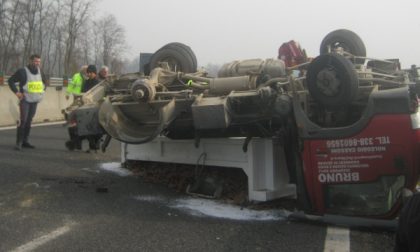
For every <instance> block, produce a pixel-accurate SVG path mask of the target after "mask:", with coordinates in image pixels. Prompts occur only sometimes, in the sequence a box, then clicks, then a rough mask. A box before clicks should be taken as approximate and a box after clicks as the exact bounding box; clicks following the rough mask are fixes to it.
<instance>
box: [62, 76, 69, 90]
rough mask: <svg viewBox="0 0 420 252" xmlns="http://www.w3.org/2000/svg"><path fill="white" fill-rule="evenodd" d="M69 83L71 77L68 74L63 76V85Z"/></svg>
mask: <svg viewBox="0 0 420 252" xmlns="http://www.w3.org/2000/svg"><path fill="white" fill-rule="evenodd" d="M68 85H69V79H68V78H67V75H64V76H63V87H67V86H68Z"/></svg>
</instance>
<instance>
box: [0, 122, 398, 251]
mask: <svg viewBox="0 0 420 252" xmlns="http://www.w3.org/2000/svg"><path fill="white" fill-rule="evenodd" d="M66 139H67V133H66V128H64V127H62V126H60V125H57V126H42V127H34V128H33V129H32V137H31V143H32V144H34V145H36V149H34V150H27V149H24V150H23V151H21V152H18V151H15V150H13V146H14V141H15V130H0V251H392V248H393V239H394V234H393V233H389V232H385V231H381V230H354V229H352V230H348V229H347V228H344V229H341V228H337V227H332V226H327V225H323V224H319V223H307V222H300V221H298V222H296V221H288V220H286V219H283V218H275V219H272V220H266V221H261V220H254V219H252V218H251V219H249V220H248V219H245V220H238V219H229V218H228V219H227V218H221V217H215V216H206V215H204V214H197V213H194V212H190V211H184V210H183V209H181V208H177V207H174V205H176V204H174V203H176V202H179V200H180V199H182V200H186V201H188V200H189V198H188V197H186V196H185V195H183V194H179V193H176V192H174V191H172V190H170V189H167V188H165V187H163V186H161V185H153V184H148V183H144V182H143V181H142V180H141V178H138V177H136V176H119V175H118V174H116V173H115V172H109V171H106V169H103V168H104V167H106V166H107V165H108V166H109V165H110V166H115V164H117V166H118V163H119V160H120V150H119V144H118V143H116V142H112V144H111V147H110V148H109V150H108V151H107V152H106V153H85V152H80V151H79V152H69V151H67V150H66V149H65V147H64V142H65V140H66ZM113 162H115V163H113ZM199 204H203V203H199ZM216 208H221V207H219V206H217V207H216ZM222 211H223V210H222ZM251 215H252V214H251ZM337 231H338V232H337ZM340 232H341V233H340ZM342 232H344V233H342ZM343 237H344V239H342V238H343Z"/></svg>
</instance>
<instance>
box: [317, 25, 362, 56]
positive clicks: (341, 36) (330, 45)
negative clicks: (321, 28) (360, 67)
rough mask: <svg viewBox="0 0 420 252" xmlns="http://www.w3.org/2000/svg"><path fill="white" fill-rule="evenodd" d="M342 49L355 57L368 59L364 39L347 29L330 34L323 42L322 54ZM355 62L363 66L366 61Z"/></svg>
mask: <svg viewBox="0 0 420 252" xmlns="http://www.w3.org/2000/svg"><path fill="white" fill-rule="evenodd" d="M340 47H341V48H342V49H343V50H344V51H345V52H348V53H350V54H352V55H354V56H360V57H366V47H365V44H364V43H363V41H362V39H361V38H360V37H359V36H358V35H357V34H356V33H354V32H352V31H350V30H346V29H340V30H335V31H332V32H330V33H328V34H327V36H325V38H324V39H323V40H322V42H321V47H320V54H321V55H322V54H327V53H330V52H333V50H334V49H337V48H340ZM355 62H356V63H358V64H363V63H364V62H365V60H364V59H357V60H356V61H355Z"/></svg>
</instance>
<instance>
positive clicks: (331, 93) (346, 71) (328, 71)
mask: <svg viewBox="0 0 420 252" xmlns="http://www.w3.org/2000/svg"><path fill="white" fill-rule="evenodd" d="M306 81H307V86H308V90H309V93H310V94H311V96H312V97H313V98H314V99H315V100H316V101H317V102H319V103H320V104H322V105H324V106H325V107H328V108H338V107H337V106H344V105H348V104H349V103H350V102H351V101H352V100H353V98H354V97H355V96H356V94H357V89H358V87H359V80H358V78H357V73H356V70H355V68H354V65H353V64H352V63H351V62H350V61H349V60H348V59H347V58H345V57H344V56H342V55H339V54H336V53H329V54H324V55H320V56H318V57H316V58H315V59H314V60H313V61H312V62H311V63H310V64H309V66H308V72H307V73H306Z"/></svg>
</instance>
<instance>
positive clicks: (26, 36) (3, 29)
mask: <svg viewBox="0 0 420 252" xmlns="http://www.w3.org/2000/svg"><path fill="white" fill-rule="evenodd" d="M97 1H99V0H0V34H1V36H0V71H3V72H6V73H7V74H10V73H11V72H12V71H15V70H16V68H18V67H21V66H22V64H25V63H26V61H27V59H28V56H29V55H30V54H32V53H35V52H36V53H39V54H41V56H42V57H43V68H44V71H45V72H46V73H48V74H51V75H55V76H63V75H64V74H66V75H70V74H72V73H74V72H75V71H77V69H79V67H80V65H82V64H86V63H93V62H94V63H95V64H97V65H101V64H107V65H109V66H110V67H111V69H113V68H115V71H114V72H119V71H121V69H123V67H124V64H125V62H127V61H126V60H124V59H122V53H123V51H124V48H125V38H124V37H125V34H124V29H123V28H122V27H121V26H120V25H119V24H118V23H117V20H116V19H115V17H114V16H112V15H108V16H106V17H102V18H101V19H99V20H98V21H97V22H90V21H94V20H93V19H94V17H93V16H90V14H89V13H92V12H91V10H93V8H94V6H95V4H96V2H97ZM92 24H93V25H92ZM86 34H87V35H86Z"/></svg>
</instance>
